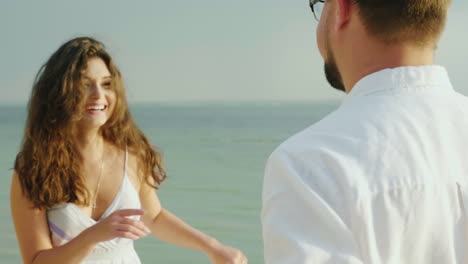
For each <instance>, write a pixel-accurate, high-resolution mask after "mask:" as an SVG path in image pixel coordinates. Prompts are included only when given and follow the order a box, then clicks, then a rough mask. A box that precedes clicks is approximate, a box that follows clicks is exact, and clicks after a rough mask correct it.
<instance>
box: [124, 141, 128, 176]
mask: <svg viewBox="0 0 468 264" xmlns="http://www.w3.org/2000/svg"><path fill="white" fill-rule="evenodd" d="M127 164H128V147H127V146H125V161H124V176H125V177H127Z"/></svg>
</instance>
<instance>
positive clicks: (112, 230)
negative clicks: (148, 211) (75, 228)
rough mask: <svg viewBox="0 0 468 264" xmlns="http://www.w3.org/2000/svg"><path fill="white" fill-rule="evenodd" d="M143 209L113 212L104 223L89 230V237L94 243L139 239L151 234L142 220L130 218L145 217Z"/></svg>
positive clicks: (99, 223) (101, 222)
mask: <svg viewBox="0 0 468 264" xmlns="http://www.w3.org/2000/svg"><path fill="white" fill-rule="evenodd" d="M143 214H144V211H143V210H141V209H122V210H118V211H115V212H113V213H112V214H111V215H109V216H108V217H106V218H104V219H103V220H102V221H100V222H98V223H97V224H95V225H93V226H92V227H90V228H88V229H87V230H86V231H87V232H88V235H89V237H90V238H91V240H92V241H93V242H96V243H98V242H103V241H107V240H111V239H114V238H117V237H121V238H129V239H133V240H136V239H139V238H142V237H144V236H146V235H148V234H149V233H150V230H149V229H148V228H147V227H146V226H145V224H143V222H142V221H140V220H135V219H131V218H128V217H127V216H132V215H143Z"/></svg>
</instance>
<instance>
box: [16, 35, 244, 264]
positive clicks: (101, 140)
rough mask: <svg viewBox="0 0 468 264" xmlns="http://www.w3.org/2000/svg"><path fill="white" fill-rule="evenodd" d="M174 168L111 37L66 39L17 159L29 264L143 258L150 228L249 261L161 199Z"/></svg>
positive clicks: (19, 229)
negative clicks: (141, 115)
mask: <svg viewBox="0 0 468 264" xmlns="http://www.w3.org/2000/svg"><path fill="white" fill-rule="evenodd" d="M165 177H166V173H165V171H164V169H163V167H162V162H161V156H160V154H159V153H158V152H157V151H156V150H155V149H154V148H153V147H152V146H151V145H150V143H149V142H148V139H147V138H146V137H145V135H144V134H143V133H142V132H141V131H140V129H139V128H138V127H137V126H136V124H135V122H134V121H133V119H132V117H131V115H130V113H129V110H128V106H127V102H126V98H125V91H124V88H123V84H122V78H121V74H120V72H119V70H118V69H117V67H116V65H115V64H114V62H113V60H112V58H111V57H110V56H109V54H108V53H107V52H106V50H105V49H104V46H103V45H102V44H101V43H100V42H98V41H96V40H94V39H92V38H87V37H84V38H76V39H72V40H70V41H68V42H67V43H65V44H64V45H62V46H61V47H60V48H59V49H58V50H57V51H56V52H55V53H54V54H53V55H52V56H51V57H50V59H49V60H48V61H47V63H46V64H45V65H44V66H43V68H42V70H41V71H40V72H39V74H38V76H37V78H36V81H35V84H34V87H33V91H32V95H31V99H30V102H29V114H28V121H27V124H26V129H25V136H24V140H23V144H22V149H21V151H20V152H19V154H18V155H17V157H16V161H15V173H14V175H13V180H12V187H11V211H12V216H13V221H14V224H15V229H16V234H17V238H18V242H19V246H20V250H21V254H22V258H23V261H24V263H140V260H139V258H138V256H137V254H136V252H135V250H134V248H133V240H136V239H139V238H141V237H144V236H146V235H148V234H149V233H151V234H153V235H154V236H156V237H158V238H160V239H161V240H164V241H167V242H170V243H173V244H176V245H179V246H183V247H187V248H192V249H195V250H200V251H203V252H204V253H206V254H207V256H208V257H209V258H210V260H211V262H212V263H247V260H246V258H245V256H243V255H242V253H241V252H240V251H239V250H237V249H234V248H230V247H227V246H225V245H222V244H221V243H219V242H218V241H216V240H215V239H213V238H211V237H209V236H207V235H205V234H203V233H201V232H200V231H198V230H195V229H194V228H192V227H190V226H189V225H187V224H185V223H184V222H182V221H181V220H179V219H178V218H177V217H176V216H174V215H172V214H171V213H169V212H168V211H167V210H165V209H164V208H162V207H161V204H160V202H159V200H158V197H157V195H156V192H155V191H154V188H156V187H157V186H159V184H160V183H161V182H162V181H163V180H164V178H165ZM155 262H157V260H156V261H155Z"/></svg>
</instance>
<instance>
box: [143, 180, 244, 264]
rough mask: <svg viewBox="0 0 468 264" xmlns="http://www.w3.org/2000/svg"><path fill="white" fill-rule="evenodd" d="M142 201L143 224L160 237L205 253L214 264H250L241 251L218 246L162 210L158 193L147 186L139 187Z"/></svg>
mask: <svg viewBox="0 0 468 264" xmlns="http://www.w3.org/2000/svg"><path fill="white" fill-rule="evenodd" d="M140 200H141V203H142V207H143V209H144V210H145V214H144V215H143V217H142V221H143V222H144V223H145V225H146V226H148V227H149V229H150V230H151V233H152V234H153V235H154V236H156V237H157V238H159V239H161V240H163V241H166V242H169V243H171V244H175V245H178V246H182V247H186V248H190V249H194V250H198V251H202V252H204V253H205V254H206V255H207V256H208V257H209V258H210V259H211V261H212V263H247V258H246V257H245V256H244V255H243V254H242V253H241V252H240V251H239V250H237V249H234V248H231V247H227V246H225V245H223V244H221V243H219V242H218V241H217V240H216V239H214V238H212V237H210V236H208V235H206V234H204V233H202V232H200V231H198V230H197V229H195V228H193V227H191V226H189V225H188V224H186V223H184V222H183V221H182V220H180V219H179V218H177V217H176V216H175V215H173V214H171V213H170V212H169V211H167V210H165V209H163V208H162V207H161V203H160V202H159V199H158V197H157V195H156V192H155V191H154V189H153V188H152V187H151V186H149V185H148V184H146V183H142V184H141V186H140Z"/></svg>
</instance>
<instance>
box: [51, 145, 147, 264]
mask: <svg viewBox="0 0 468 264" xmlns="http://www.w3.org/2000/svg"><path fill="white" fill-rule="evenodd" d="M127 155H128V153H127V151H125V165H124V176H123V179H122V184H121V186H120V189H119V191H118V193H117V195H116V196H115V198H114V200H113V201H112V203H111V204H110V206H109V207H108V208H107V210H106V211H105V212H104V214H103V215H102V217H101V218H100V219H99V220H98V221H96V220H94V219H92V218H91V217H89V216H87V215H85V214H83V212H82V211H81V210H80V208H79V207H78V206H76V205H75V204H73V203H65V204H62V205H58V206H55V207H53V208H51V209H48V210H47V219H48V223H49V230H50V233H51V237H52V244H53V245H54V247H57V246H61V245H63V244H65V243H67V242H68V241H70V240H72V239H73V238H75V237H76V236H78V235H79V234H80V233H81V232H82V231H84V230H85V229H87V228H89V227H90V226H92V225H94V224H96V223H98V222H99V221H101V220H102V219H104V218H105V217H107V216H109V215H110V214H112V213H113V212H114V211H116V210H120V209H135V208H141V203H140V198H139V196H138V193H137V191H136V190H135V188H134V187H133V185H132V183H131V182H130V180H129V179H128V175H127ZM132 218H134V219H139V218H140V216H132ZM82 263H83V264H139V263H141V262H140V259H139V257H138V255H137V253H136V252H135V249H134V247H133V240H131V239H126V238H115V239H112V240H108V241H104V242H101V243H98V244H97V245H96V247H95V248H94V249H93V251H92V252H91V253H90V254H89V255H88V256H87V257H86V259H85V260H84V261H83V262H82Z"/></svg>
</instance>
